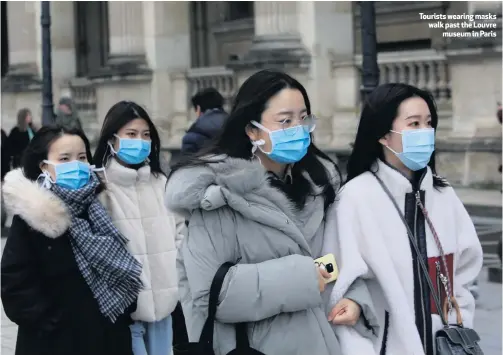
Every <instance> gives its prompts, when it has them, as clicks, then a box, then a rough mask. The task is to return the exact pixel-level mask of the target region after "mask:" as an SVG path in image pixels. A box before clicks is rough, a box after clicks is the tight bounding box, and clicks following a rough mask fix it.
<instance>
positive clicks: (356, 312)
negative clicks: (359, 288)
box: [328, 298, 362, 326]
mask: <svg viewBox="0 0 503 355" xmlns="http://www.w3.org/2000/svg"><path fill="white" fill-rule="evenodd" d="M361 313H362V309H361V307H360V306H359V305H358V303H356V302H354V301H351V300H350V299H347V298H343V299H342V300H340V301H339V302H337V304H336V305H335V307H334V308H332V311H331V312H330V315H329V316H328V321H329V322H332V323H333V324H338V325H350V326H354V325H355V324H356V322H357V321H358V319H359V318H360V315H361Z"/></svg>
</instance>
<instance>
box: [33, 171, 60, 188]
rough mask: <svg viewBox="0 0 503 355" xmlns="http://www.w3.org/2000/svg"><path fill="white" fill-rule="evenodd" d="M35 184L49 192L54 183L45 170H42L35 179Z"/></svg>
mask: <svg viewBox="0 0 503 355" xmlns="http://www.w3.org/2000/svg"><path fill="white" fill-rule="evenodd" d="M36 181H37V183H38V184H39V185H40V186H42V187H43V188H44V189H47V190H50V189H51V187H52V185H53V184H55V183H56V182H55V181H53V180H52V178H51V174H49V172H48V171H47V170H42V173H41V174H40V175H39V176H38V178H37V180H36Z"/></svg>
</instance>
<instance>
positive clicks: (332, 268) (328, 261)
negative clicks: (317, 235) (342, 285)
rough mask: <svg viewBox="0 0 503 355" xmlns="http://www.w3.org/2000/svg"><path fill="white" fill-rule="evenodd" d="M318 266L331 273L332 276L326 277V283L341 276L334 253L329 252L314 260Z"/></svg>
mask: <svg viewBox="0 0 503 355" xmlns="http://www.w3.org/2000/svg"><path fill="white" fill-rule="evenodd" d="M314 263H315V264H316V266H318V267H319V268H320V269H322V270H325V271H326V272H328V273H329V274H330V278H326V279H325V284H328V283H330V282H334V281H335V280H337V277H339V268H338V267H337V263H336V262H335V256H334V254H327V255H325V256H322V257H321V258H318V259H316V260H315V261H314Z"/></svg>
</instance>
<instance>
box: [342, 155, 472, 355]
mask: <svg viewBox="0 0 503 355" xmlns="http://www.w3.org/2000/svg"><path fill="white" fill-rule="evenodd" d="M374 168H375V170H377V175H378V176H379V177H380V178H381V179H382V180H383V182H384V183H385V185H386V186H387V187H388V189H389V190H390V191H391V193H392V195H393V196H394V198H395V200H396V201H397V203H398V205H399V206H400V208H401V210H402V213H404V207H405V206H404V205H405V201H406V198H405V196H406V193H410V192H412V184H411V183H410V182H409V180H408V179H407V178H406V177H405V176H404V175H402V174H401V173H400V172H398V171H397V170H395V169H393V168H392V167H390V166H388V165H387V164H385V163H383V162H382V161H378V162H377V163H376V165H375V166H374ZM420 190H422V191H424V200H425V207H426V210H427V211H428V214H429V217H430V219H431V220H432V223H433V225H434V227H435V229H436V231H437V233H438V236H439V238H440V241H441V243H442V247H443V249H444V252H445V254H446V255H449V257H448V263H449V264H450V267H451V268H452V269H453V271H452V272H453V280H452V282H453V292H454V296H455V297H456V299H457V301H458V303H459V306H460V308H461V313H462V316H463V321H464V325H465V326H467V327H472V326H473V317H474V311H475V301H474V298H473V296H472V294H471V293H470V291H469V289H468V286H469V285H470V284H471V283H472V282H473V281H474V280H475V278H476V277H477V276H478V274H479V272H480V270H481V267H482V248H481V245H480V241H479V239H478V237H477V234H476V232H475V228H474V226H473V223H472V220H471V219H470V216H469V215H468V213H467V212H466V209H465V208H464V206H463V204H462V202H461V201H460V200H459V198H458V197H457V196H456V194H455V192H454V190H453V189H452V187H450V186H448V187H444V188H441V189H440V190H437V189H435V188H434V187H433V175H432V172H431V170H430V169H429V168H428V170H427V172H426V173H425V175H424V176H423V178H422V181H421V182H420ZM412 205H414V204H412ZM336 213H337V221H338V232H339V234H340V235H342V236H344V238H354V239H355V240H357V242H358V245H359V249H360V252H361V254H362V256H363V259H364V260H365V262H366V263H367V265H368V267H369V269H370V270H371V275H370V278H371V280H369V282H368V286H369V289H370V292H371V294H372V298H373V301H374V304H375V306H376V310H377V314H378V318H380V320H379V324H380V330H381V332H380V336H379V339H378V340H377V342H376V343H375V349H376V351H377V352H379V351H380V350H381V347H382V345H383V344H386V352H385V354H386V355H405V354H407V355H424V353H425V352H424V350H423V347H422V344H421V339H420V335H419V332H418V330H417V327H416V324H415V321H416V320H415V308H414V295H415V294H417V292H418V290H414V276H413V262H412V253H411V246H410V244H409V238H408V237H407V231H406V228H405V226H404V224H403V222H402V220H401V219H400V217H399V214H398V213H397V211H396V209H395V207H394V206H393V204H392V202H391V201H390V200H389V198H388V196H387V195H386V193H385V192H384V191H383V189H382V188H381V186H380V185H379V183H378V181H377V180H376V178H375V177H374V176H373V175H372V174H371V173H370V172H366V173H364V174H362V175H360V176H358V177H356V178H354V179H353V180H351V181H350V182H349V183H347V184H346V185H345V186H344V187H343V188H342V190H341V192H340V195H339V202H338V204H337V208H336ZM419 213H420V212H419ZM423 231H425V232H426V234H425V236H426V238H425V242H426V246H425V249H426V252H427V258H428V262H429V265H430V270H431V271H430V272H433V273H434V272H435V270H434V269H433V270H432V268H431V265H435V264H434V262H435V261H436V260H438V256H439V251H438V248H437V246H436V244H435V241H434V238H433V235H432V233H431V230H430V228H429V227H428V225H427V224H425V227H424V230H423V229H421V232H419V233H424V232H423ZM433 281H434V282H435V280H433ZM435 283H436V282H435ZM424 287H426V285H424ZM428 302H430V300H428ZM385 311H388V312H389V324H388V325H386V324H385ZM432 313H433V312H432ZM426 319H427V318H426ZM449 319H450V323H455V312H451V313H450V314H449ZM440 328H441V321H440V317H439V316H438V314H431V331H432V334H435V332H436V331H437V330H439V329H440ZM386 331H387V337H386V339H384V340H383V334H384V332H386ZM426 334H427V333H426Z"/></svg>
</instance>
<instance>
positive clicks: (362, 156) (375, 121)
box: [346, 84, 447, 188]
mask: <svg viewBox="0 0 503 355" xmlns="http://www.w3.org/2000/svg"><path fill="white" fill-rule="evenodd" d="M411 97H420V98H422V99H423V100H424V101H426V104H427V105H428V108H429V109H430V113H431V125H432V127H433V128H434V129H437V125H438V114H437V108H436V105H435V100H434V99H433V96H432V95H431V94H430V93H429V92H427V91H424V90H421V89H418V88H416V87H414V86H411V85H407V84H383V85H380V86H378V87H377V88H376V89H375V90H374V91H373V92H372V93H371V94H370V95H369V96H368V97H367V99H366V101H365V104H364V105H363V110H362V114H361V117H360V124H359V125H358V131H357V133H356V139H355V142H354V145H353V151H352V153H351V156H350V157H349V161H348V165H347V172H348V175H347V180H346V182H348V181H350V180H352V179H354V178H355V177H357V176H359V175H361V174H363V173H364V172H366V171H371V168H372V165H373V164H374V162H375V161H376V160H377V159H381V160H383V161H384V152H383V146H382V145H381V143H379V140H380V139H381V138H382V137H384V135H386V134H387V133H388V132H389V131H390V130H391V127H392V125H393V121H394V120H395V118H396V116H397V114H398V107H399V106H400V104H401V103H402V102H403V101H405V100H406V99H409V98H411ZM428 166H429V167H430V168H431V171H432V172H433V174H434V176H433V185H434V186H435V187H437V188H440V187H445V186H447V182H446V181H445V180H444V179H443V178H440V177H438V176H436V175H435V174H436V169H435V152H433V154H432V156H431V159H430V162H429V163H428Z"/></svg>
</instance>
